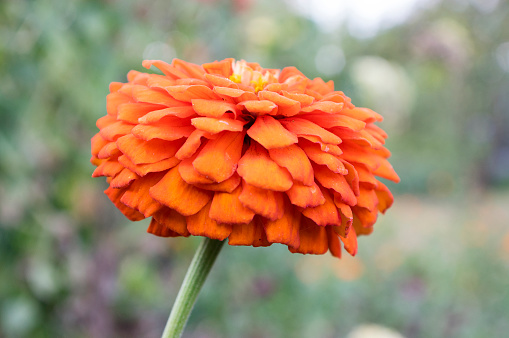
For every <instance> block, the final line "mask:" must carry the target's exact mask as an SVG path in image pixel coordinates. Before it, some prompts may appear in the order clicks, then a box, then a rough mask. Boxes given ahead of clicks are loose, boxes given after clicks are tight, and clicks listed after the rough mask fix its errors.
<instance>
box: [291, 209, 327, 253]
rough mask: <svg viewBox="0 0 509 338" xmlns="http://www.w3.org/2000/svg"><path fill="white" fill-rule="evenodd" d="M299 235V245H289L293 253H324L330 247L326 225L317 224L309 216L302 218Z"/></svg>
mask: <svg viewBox="0 0 509 338" xmlns="http://www.w3.org/2000/svg"><path fill="white" fill-rule="evenodd" d="M299 236H300V245H299V247H298V248H294V247H288V249H289V250H290V251H291V252H293V253H296V252H298V253H302V254H314V255H323V254H324V253H326V252H327V250H328V249H329V241H328V238H327V230H325V227H321V226H318V225H316V224H315V223H314V222H313V221H312V220H310V219H309V218H306V217H302V218H301V221H300V231H299Z"/></svg>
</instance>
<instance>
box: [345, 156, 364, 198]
mask: <svg viewBox="0 0 509 338" xmlns="http://www.w3.org/2000/svg"><path fill="white" fill-rule="evenodd" d="M342 162H343V164H344V165H345V168H346V170H348V174H346V175H345V179H346V181H347V182H348V184H349V185H350V187H351V188H352V191H353V193H354V194H355V196H359V194H360V190H359V174H358V173H357V167H354V165H353V164H351V163H349V162H347V161H342Z"/></svg>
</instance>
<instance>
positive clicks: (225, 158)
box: [193, 131, 244, 183]
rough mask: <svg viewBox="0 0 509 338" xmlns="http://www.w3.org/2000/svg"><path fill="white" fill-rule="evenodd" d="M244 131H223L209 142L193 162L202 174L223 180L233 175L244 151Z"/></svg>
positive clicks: (216, 180)
mask: <svg viewBox="0 0 509 338" xmlns="http://www.w3.org/2000/svg"><path fill="white" fill-rule="evenodd" d="M243 142H244V133H233V132H227V131H226V132H222V133H221V134H219V136H218V137H217V138H216V139H214V140H210V141H208V142H207V144H206V145H205V146H204V147H203V149H202V150H201V151H200V153H199V154H198V157H197V158H196V160H194V162H193V166H194V168H195V169H196V170H197V171H198V172H199V173H200V174H202V175H204V176H206V177H207V178H210V179H212V180H214V181H215V182H218V183H220V182H222V181H224V180H226V179H228V178H229V177H231V176H232V175H233V173H234V172H235V169H236V168H237V163H238V161H239V159H240V156H241V152H242V145H243Z"/></svg>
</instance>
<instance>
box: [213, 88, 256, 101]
mask: <svg viewBox="0 0 509 338" xmlns="http://www.w3.org/2000/svg"><path fill="white" fill-rule="evenodd" d="M214 92H215V93H216V94H217V95H219V96H220V97H221V98H224V99H234V101H235V102H242V101H249V100H258V96H256V94H255V93H252V92H246V91H245V90H242V89H235V88H227V87H217V86H216V87H214Z"/></svg>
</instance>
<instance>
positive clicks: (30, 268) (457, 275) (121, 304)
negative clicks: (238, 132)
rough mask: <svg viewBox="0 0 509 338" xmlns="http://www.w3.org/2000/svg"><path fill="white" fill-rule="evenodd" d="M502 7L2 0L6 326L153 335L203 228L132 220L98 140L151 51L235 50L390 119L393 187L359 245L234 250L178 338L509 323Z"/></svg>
mask: <svg viewBox="0 0 509 338" xmlns="http://www.w3.org/2000/svg"><path fill="white" fill-rule="evenodd" d="M508 17H509V4H508V2H507V1H505V0H442V1H440V0H434V1H419V0H413V1H397V0H387V1H375V0H372V1H369V0H362V1H346V0H337V1H333V0H331V1H327V0H316V1H312V0H296V1H293V0H287V1H283V0H260V1H255V0H252V1H249V0H229V1H227V0H224V1H223V0H207V1H205V0H202V1H197V0H190V1H177V0H175V1H170V0H165V1H163V0H145V1H117V0H109V1H99V0H96V1H86V0H69V1H57V0H38V1H28V0H2V1H1V2H0V336H1V337H35V338H38V337H71V338H73V337H108V338H109V337H158V336H160V334H161V332H162V329H163V327H164V324H165V322H166V318H167V315H168V314H169V311H170V308H171V305H172V303H173V301H174V299H175V296H176V294H177V291H178V288H179V286H180V283H181V281H182V279H183V276H184V274H185V271H186V268H187V266H188V264H189V262H190V260H191V257H192V255H193V252H194V250H195V249H196V247H197V245H198V243H199V239H198V238H189V239H160V238H156V237H154V236H151V235H148V234H146V233H145V229H146V227H147V226H148V223H147V222H146V221H142V222H139V223H131V222H129V221H127V220H126V219H125V218H123V216H122V215H121V214H120V212H118V211H117V210H116V209H115V208H114V207H113V205H112V204H111V203H110V202H109V200H108V199H107V197H106V196H104V194H103V193H102V191H103V190H104V189H105V188H106V184H105V182H104V180H103V179H92V178H91V177H90V176H91V173H92V171H93V169H94V168H93V166H92V165H91V164H90V163H89V158H90V149H89V148H90V138H91V136H92V135H93V134H95V133H96V132H97V129H96V127H95V121H96V120H97V119H98V118H99V117H101V116H103V115H104V114H105V98H106V94H107V93H108V84H109V83H110V82H111V81H125V80H126V78H125V75H126V74H127V72H128V71H129V70H130V69H137V70H143V68H142V67H141V61H142V60H143V59H162V60H166V61H171V59H172V58H174V57H178V58H181V59H184V60H187V61H191V62H195V63H203V62H210V61H213V60H221V59H223V58H226V57H234V58H237V59H246V60H248V61H256V62H259V63H260V64H261V65H262V66H263V67H267V68H282V67H285V66H290V65H293V66H296V67H297V68H299V69H300V70H301V71H303V72H304V73H305V74H306V75H307V76H308V77H311V78H312V77H316V76H321V77H323V78H325V79H326V80H329V79H332V80H334V82H335V86H336V89H339V90H343V91H345V92H346V94H347V95H349V96H351V97H352V98H353V102H354V103H355V104H356V105H359V106H366V107H371V108H373V109H374V110H376V111H377V112H379V113H381V114H382V115H384V117H385V121H384V122H383V123H382V124H381V126H382V127H383V128H384V129H385V130H387V131H388V133H389V135H390V138H389V139H388V142H387V146H388V148H389V149H390V150H391V151H392V153H393V156H392V158H391V162H392V163H393V165H394V167H395V168H396V170H397V172H398V173H399V175H400V176H401V179H402V181H401V183H400V184H398V185H395V184H392V183H389V187H390V188H391V189H392V190H393V191H394V192H395V195H396V202H395V204H394V206H393V208H392V209H390V210H389V211H388V213H387V215H385V216H382V217H380V218H379V222H378V223H377V225H376V227H375V232H374V233H373V234H372V235H370V236H368V237H363V238H361V239H360V242H359V245H360V248H359V249H360V250H359V254H358V255H357V257H355V258H351V257H349V256H346V255H345V257H344V258H342V259H341V260H337V259H333V258H332V257H330V255H328V254H327V255H325V256H303V255H297V254H290V253H289V252H288V251H287V250H286V249H285V247H283V246H280V245H273V246H272V247H269V248H244V247H229V246H226V247H225V249H223V252H222V253H221V254H220V256H219V259H218V261H217V263H216V266H215V269H213V271H212V273H211V275H210V276H209V279H208V281H207V283H206V285H205V287H204V289H203V292H202V294H201V296H200V298H199V300H198V303H197V305H196V307H195V310H194V312H193V314H192V316H191V319H190V322H189V325H188V328H187V330H186V333H185V337H203V338H209V337H210V338H212V337H253V338H255V337H297V338H299V337H345V336H348V337H356V338H357V337H377V336H376V334H377V333H376V332H379V334H380V332H382V331H383V330H382V329H381V328H380V327H384V328H386V330H392V331H391V332H392V334H393V336H394V337H396V336H397V334H398V333H399V334H400V335H403V336H405V337H507V335H508V334H509V333H508V332H509V320H508V319H509V20H507V18H508ZM366 325H371V326H366ZM373 325H378V326H373ZM367 332H368V333H367ZM383 332H386V331H383Z"/></svg>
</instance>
